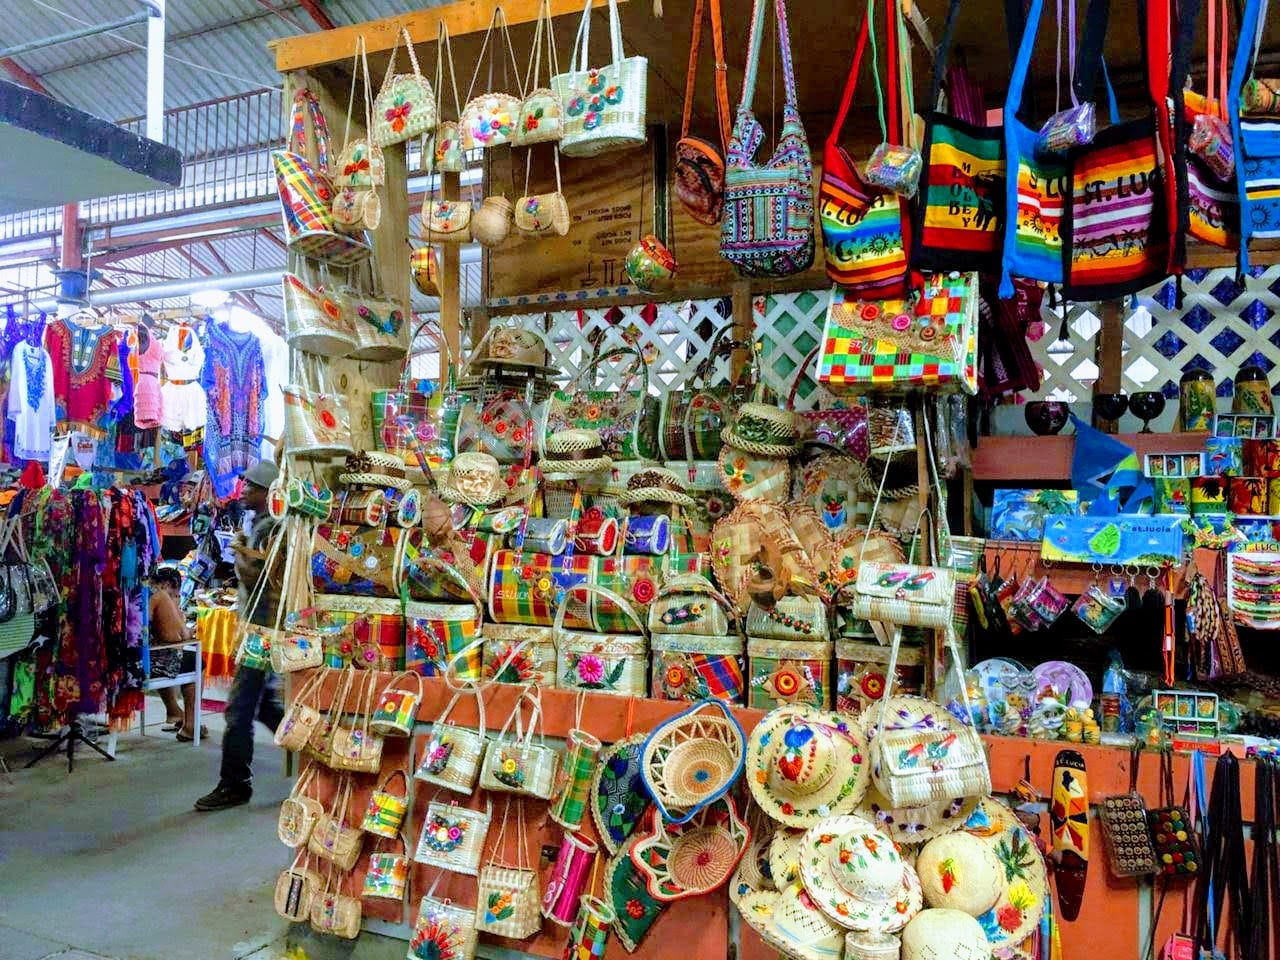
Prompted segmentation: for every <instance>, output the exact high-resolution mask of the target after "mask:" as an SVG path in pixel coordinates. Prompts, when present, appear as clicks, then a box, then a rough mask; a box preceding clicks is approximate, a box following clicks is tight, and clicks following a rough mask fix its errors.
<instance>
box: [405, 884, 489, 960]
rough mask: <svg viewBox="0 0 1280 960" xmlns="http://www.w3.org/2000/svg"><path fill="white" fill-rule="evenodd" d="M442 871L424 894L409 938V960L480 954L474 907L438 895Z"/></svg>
mask: <svg viewBox="0 0 1280 960" xmlns="http://www.w3.org/2000/svg"><path fill="white" fill-rule="evenodd" d="M443 876H444V874H443V873H441V874H440V875H439V876H437V877H436V879H435V880H434V881H432V884H431V889H430V890H428V891H427V895H426V896H425V897H423V898H422V904H421V905H420V906H419V907H418V917H417V919H416V920H415V921H414V924H413V935H412V936H411V937H410V939H409V953H408V957H409V960H442V958H445V957H448V958H451V960H474V957H475V955H476V914H475V910H474V909H473V908H471V907H462V906H459V905H458V904H455V903H454V902H453V901H451V900H439V899H437V898H436V896H435V891H436V887H437V886H438V885H439V883H440V878H441V877H443Z"/></svg>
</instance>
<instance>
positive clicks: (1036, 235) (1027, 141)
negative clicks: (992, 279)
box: [1000, 0, 1067, 299]
mask: <svg viewBox="0 0 1280 960" xmlns="http://www.w3.org/2000/svg"><path fill="white" fill-rule="evenodd" d="M1043 13H1044V0H1031V6H1030V8H1029V9H1028V10H1027V25H1026V29H1024V30H1023V31H1022V42H1021V43H1020V44H1019V45H1018V54H1017V59H1015V60H1014V63H1013V75H1012V76H1011V77H1010V78H1009V91H1008V93H1007V94H1006V96H1005V103H1004V149H1005V160H1006V169H1007V171H1008V173H1007V176H1006V178H1005V211H1006V214H1005V223H1004V241H1003V250H1004V254H1003V259H1002V260H1001V268H1000V297H1001V298H1002V299H1007V298H1009V297H1012V296H1013V294H1014V288H1013V278H1014V277H1015V276H1017V277H1025V278H1026V279H1028V280H1041V281H1043V282H1045V283H1061V282H1062V233H1061V225H1062V215H1063V206H1064V197H1065V195H1066V189H1067V186H1066V184H1067V169H1066V164H1065V163H1063V162H1061V161H1058V160H1054V159H1048V158H1041V157H1038V156H1037V155H1036V141H1037V140H1038V139H1039V136H1040V132H1039V130H1038V129H1033V128H1032V127H1029V126H1027V125H1026V124H1025V123H1023V122H1022V120H1021V119H1020V118H1019V116H1018V111H1019V110H1020V109H1021V108H1022V91H1023V89H1024V87H1025V86H1026V83H1027V71H1028V69H1029V68H1030V65H1031V53H1032V51H1033V50H1034V49H1035V45H1036V35H1037V34H1038V33H1039V32H1040V19H1041V15H1042V14H1043Z"/></svg>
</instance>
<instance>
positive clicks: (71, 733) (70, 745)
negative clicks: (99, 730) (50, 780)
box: [23, 714, 115, 773]
mask: <svg viewBox="0 0 1280 960" xmlns="http://www.w3.org/2000/svg"><path fill="white" fill-rule="evenodd" d="M36 736H38V737H40V738H41V739H47V740H50V741H51V742H50V743H49V745H48V746H47V747H45V748H44V749H43V750H41V751H40V752H39V753H37V754H36V755H35V756H34V757H32V758H31V759H30V760H29V761H27V763H26V765H25V766H24V767H23V769H24V770H29V769H30V768H31V767H34V766H35V765H36V764H37V763H39V762H40V761H41V760H43V759H44V758H45V757H48V756H50V755H52V754H54V753H56V752H57V751H58V750H59V749H60V748H61V747H62V745H63V744H64V743H65V744H66V747H67V773H70V772H71V771H72V770H73V769H75V765H76V743H77V742H79V743H83V744H84V745H85V746H86V747H90V748H92V749H93V750H96V751H97V752H98V753H99V754H101V755H102V758H103V759H104V760H115V757H113V756H112V755H111V754H109V753H107V751H105V750H103V749H102V748H101V747H100V746H98V745H97V744H96V743H94V742H93V741H92V740H90V739H89V738H88V737H86V736H85V735H84V724H83V721H81V719H80V715H79V714H75V715H73V716H72V717H71V718H70V720H68V721H67V729H65V730H63V731H62V732H61V733H58V734H52V735H47V736H46V735H41V734H36Z"/></svg>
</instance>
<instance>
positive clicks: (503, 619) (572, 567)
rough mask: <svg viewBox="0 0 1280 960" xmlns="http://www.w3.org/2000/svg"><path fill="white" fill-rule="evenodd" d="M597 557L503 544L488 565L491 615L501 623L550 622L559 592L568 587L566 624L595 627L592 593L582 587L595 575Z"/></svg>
mask: <svg viewBox="0 0 1280 960" xmlns="http://www.w3.org/2000/svg"><path fill="white" fill-rule="evenodd" d="M595 560H596V558H595V557H590V556H583V555H581V554H575V555H574V556H571V557H570V556H563V557H553V556H550V555H548V554H545V553H523V552H521V551H517V550H499V551H498V552H497V553H495V554H494V555H493V562H492V564H491V565H490V567H489V591H488V593H489V616H490V617H491V618H492V619H493V620H496V621H497V622H498V623H515V624H524V625H526V626H533V627H550V626H552V625H553V624H554V623H555V622H556V597H557V594H558V593H559V592H560V591H561V590H562V589H569V588H576V589H570V598H569V603H568V604H567V607H568V609H567V611H566V613H565V626H566V627H568V628H569V629H571V630H592V629H594V627H595V624H594V621H593V620H592V618H591V598H590V597H589V595H588V594H587V593H586V591H584V590H582V589H581V587H582V586H583V585H584V584H586V583H590V582H594V580H595V571H596V565H595Z"/></svg>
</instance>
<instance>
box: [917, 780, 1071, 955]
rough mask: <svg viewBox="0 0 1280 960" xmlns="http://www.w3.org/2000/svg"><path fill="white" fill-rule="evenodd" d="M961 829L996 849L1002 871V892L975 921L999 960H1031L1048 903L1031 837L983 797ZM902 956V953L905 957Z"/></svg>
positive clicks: (1009, 812) (1045, 881)
mask: <svg viewBox="0 0 1280 960" xmlns="http://www.w3.org/2000/svg"><path fill="white" fill-rule="evenodd" d="M964 830H965V831H966V832H968V833H971V834H973V835H974V836H976V837H979V838H980V839H982V840H983V841H984V842H985V843H987V844H988V845H990V846H991V848H992V849H993V850H995V853H996V857H997V858H998V859H999V861H1000V865H1001V866H1002V867H1004V877H1005V885H1004V890H1003V892H1002V893H1001V894H1000V899H998V900H997V901H996V903H995V906H993V907H992V908H991V909H990V910H988V911H986V912H985V913H983V914H982V915H981V916H979V917H978V918H977V921H978V924H979V926H981V927H982V931H983V933H985V934H986V936H987V940H988V941H989V942H990V944H991V955H992V956H994V957H996V958H997V960H1031V958H1032V957H1034V955H1035V954H1034V950H1033V949H1032V944H1029V943H1028V940H1030V939H1031V938H1032V936H1033V935H1034V934H1035V932H1036V930H1037V929H1038V928H1039V926H1040V920H1041V918H1042V917H1043V916H1044V909H1045V904H1046V902H1047V901H1048V899H1049V872H1048V869H1047V868H1046V867H1045V862H1044V857H1043V856H1042V855H1041V853H1040V849H1039V848H1038V847H1037V846H1036V842H1035V838H1034V837H1032V836H1030V835H1029V834H1028V833H1027V829H1026V827H1024V826H1023V825H1022V822H1021V821H1020V820H1019V819H1018V818H1017V816H1016V815H1015V814H1014V812H1013V811H1012V810H1010V809H1009V808H1008V807H1007V806H1006V805H1005V804H1003V803H1001V802H1000V801H999V800H996V799H995V798H993V797H983V798H982V799H981V800H979V801H978V803H977V807H976V809H974V811H973V813H972V814H970V816H969V817H968V819H967V820H965V822H964ZM904 956H905V954H904Z"/></svg>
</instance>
